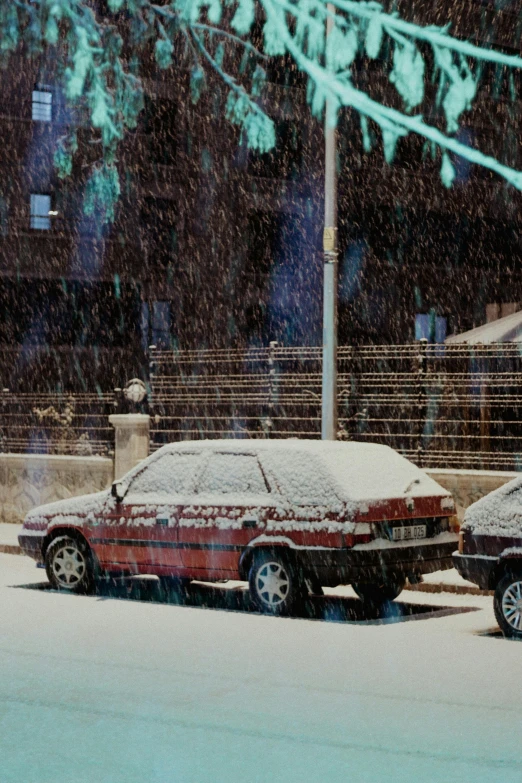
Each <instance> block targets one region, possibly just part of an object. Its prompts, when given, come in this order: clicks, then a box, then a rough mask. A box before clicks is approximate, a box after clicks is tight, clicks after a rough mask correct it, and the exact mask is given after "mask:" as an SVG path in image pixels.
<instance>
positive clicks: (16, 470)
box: [0, 454, 113, 523]
mask: <svg viewBox="0 0 522 783" xmlns="http://www.w3.org/2000/svg"><path fill="white" fill-rule="evenodd" d="M112 478H113V462H112V460H111V459H108V458H106V457H68V456H67V457H66V456H63V457H62V456H55V455H47V454H0V522H15V523H16V522H18V523H19V522H22V521H23V518H24V516H25V515H26V514H27V512H28V511H29V510H30V509H32V508H34V507H35V506H39V505H41V504H42V503H51V502H52V501H53V500H62V499H63V498H69V497H72V496H74V495H84V494H86V493H88V492H98V491H99V490H101V489H105V488H106V487H108V486H110V484H111V482H112Z"/></svg>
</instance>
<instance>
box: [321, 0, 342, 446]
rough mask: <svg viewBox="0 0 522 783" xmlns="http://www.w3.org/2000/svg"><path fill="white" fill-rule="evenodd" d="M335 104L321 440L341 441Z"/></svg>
mask: <svg viewBox="0 0 522 783" xmlns="http://www.w3.org/2000/svg"><path fill="white" fill-rule="evenodd" d="M326 7H327V10H328V17H327V20H326V36H327V37H328V35H329V34H330V32H331V30H332V28H333V25H334V18H333V15H334V13H335V7H334V6H333V5H331V4H330V3H329V4H328V5H327V6H326ZM331 115H332V102H331V100H330V99H327V101H326V112H325V124H324V232H323V262H324V263H323V267H324V298H323V382H322V405H321V437H322V439H323V440H336V438H337V276H338V275H337V160H336V151H337V130H336V127H335V123H334V117H332V116H331Z"/></svg>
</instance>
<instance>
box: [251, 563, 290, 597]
mask: <svg viewBox="0 0 522 783" xmlns="http://www.w3.org/2000/svg"><path fill="white" fill-rule="evenodd" d="M255 584H256V590H257V594H258V596H259V597H260V599H261V600H262V601H263V603H264V604H266V606H269V607H276V606H280V604H282V603H283V602H284V601H285V600H286V598H287V597H288V590H289V589H290V579H289V577H288V574H287V573H286V571H285V569H284V568H283V566H282V565H281V564H280V563H277V562H275V561H274V562H270V563H264V564H263V565H262V566H261V568H260V569H259V570H258V572H257V574H256V582H255Z"/></svg>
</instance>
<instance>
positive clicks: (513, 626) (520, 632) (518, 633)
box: [493, 569, 522, 639]
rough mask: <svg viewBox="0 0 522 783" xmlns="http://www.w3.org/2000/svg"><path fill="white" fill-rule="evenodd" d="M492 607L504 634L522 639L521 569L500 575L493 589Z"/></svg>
mask: <svg viewBox="0 0 522 783" xmlns="http://www.w3.org/2000/svg"><path fill="white" fill-rule="evenodd" d="M493 608H494V610H495V617H496V619H497V623H498V624H499V626H500V630H501V631H502V633H503V634H504V636H506V637H508V638H509V639H522V569H521V570H520V571H515V572H512V571H511V572H509V573H508V574H506V575H505V576H504V577H502V579H501V580H500V582H499V583H498V585H497V587H496V589H495V597H494V599H493Z"/></svg>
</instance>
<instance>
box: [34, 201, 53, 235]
mask: <svg viewBox="0 0 522 783" xmlns="http://www.w3.org/2000/svg"><path fill="white" fill-rule="evenodd" d="M33 198H34V199H35V200H36V199H38V198H46V199H49V204H48V210H47V212H46V213H45V212H36V211H34V212H33ZM52 211H53V202H52V194H51V193H30V194H29V227H30V229H31V230H32V231H50V230H51V228H52V223H51V214H50V213H51V212H52Z"/></svg>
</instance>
